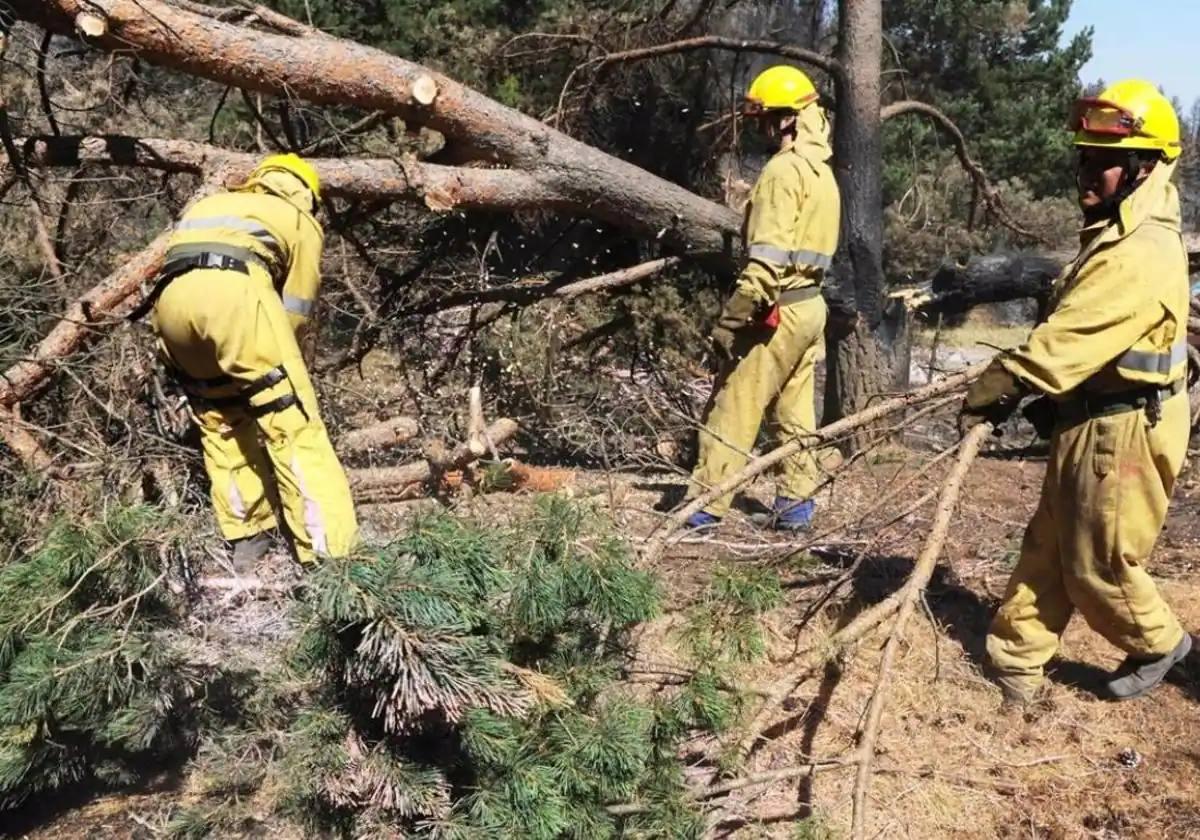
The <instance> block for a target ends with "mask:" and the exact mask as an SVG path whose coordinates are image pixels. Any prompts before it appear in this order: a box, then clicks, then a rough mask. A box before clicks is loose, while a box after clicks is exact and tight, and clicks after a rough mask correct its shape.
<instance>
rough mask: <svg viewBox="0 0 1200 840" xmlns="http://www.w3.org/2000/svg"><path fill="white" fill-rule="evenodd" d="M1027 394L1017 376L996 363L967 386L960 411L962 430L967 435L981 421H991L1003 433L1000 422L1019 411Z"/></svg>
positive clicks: (959, 426) (959, 417) (961, 432)
mask: <svg viewBox="0 0 1200 840" xmlns="http://www.w3.org/2000/svg"><path fill="white" fill-rule="evenodd" d="M1025 393H1026V389H1025V387H1024V386H1023V385H1022V384H1021V383H1020V382H1019V381H1018V380H1017V378H1016V377H1015V376H1013V375H1012V374H1011V373H1009V372H1008V371H1007V370H1005V369H1004V367H1003V366H1001V365H1000V364H998V363H997V362H992V363H991V364H990V365H988V367H987V368H986V369H985V370H984V371H983V373H982V374H980V376H979V378H978V379H976V380H975V381H974V382H972V383H971V387H970V388H968V389H967V396H966V398H965V399H963V404H962V408H961V409H960V410H959V413H958V433H959V434H960V435H965V434H966V433H967V432H969V431H970V430H971V429H973V428H974V427H975V426H978V425H979V424H980V423H983V422H988V423H991V424H992V425H993V426H995V427H996V430H997V431H996V433H997V434H999V429H1000V424H1002V423H1003V422H1004V421H1005V420H1007V419H1008V418H1009V416H1010V415H1011V414H1012V413H1013V412H1014V411H1016V409H1017V406H1018V405H1019V404H1020V402H1021V397H1023V396H1025Z"/></svg>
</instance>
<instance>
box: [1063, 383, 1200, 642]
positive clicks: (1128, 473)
mask: <svg viewBox="0 0 1200 840" xmlns="http://www.w3.org/2000/svg"><path fill="white" fill-rule="evenodd" d="M1189 426H1190V417H1189V412H1188V401H1187V398H1186V397H1185V396H1183V395H1176V396H1174V397H1171V398H1170V399H1168V400H1166V402H1164V403H1163V406H1162V419H1161V420H1160V421H1159V422H1158V423H1157V424H1156V425H1155V426H1154V428H1149V427H1148V425H1147V422H1146V416H1145V413H1144V412H1141V411H1128V412H1124V413H1122V414H1114V415H1111V416H1109V417H1101V418H1097V419H1095V420H1090V421H1088V422H1086V423H1082V424H1080V425H1079V426H1077V427H1075V428H1074V429H1069V430H1064V431H1063V433H1062V434H1063V436H1065V435H1066V434H1067V433H1068V432H1072V433H1074V434H1075V435H1076V437H1077V439H1078V442H1077V450H1078V451H1079V452H1080V453H1082V454H1084V456H1085V458H1086V461H1085V462H1084V463H1076V464H1073V465H1072V466H1073V467H1074V469H1073V470H1072V471H1071V472H1067V470H1066V469H1064V475H1063V477H1062V480H1061V482H1060V487H1061V488H1062V491H1063V496H1064V498H1066V499H1067V500H1068V502H1069V503H1070V504H1071V507H1072V510H1071V511H1070V513H1071V514H1072V516H1071V517H1070V518H1066V517H1064V519H1063V520H1061V521H1060V522H1059V523H1058V528H1059V532H1058V533H1059V544H1060V545H1061V546H1062V550H1063V555H1064V568H1063V578H1064V581H1065V583H1066V586H1067V591H1068V593H1069V594H1070V596H1071V600H1072V601H1073V602H1074V604H1075V606H1076V607H1077V608H1078V610H1079V612H1080V614H1081V615H1082V616H1083V617H1084V618H1085V619H1087V622H1088V624H1089V625H1090V626H1091V627H1092V628H1093V629H1094V630H1095V631H1096V632H1098V633H1100V634H1101V635H1102V636H1104V637H1105V638H1106V639H1108V641H1109V642H1111V643H1112V644H1114V645H1116V646H1117V647H1119V648H1120V649H1121V650H1123V651H1124V652H1125V653H1127V654H1132V655H1134V656H1140V657H1147V658H1152V657H1155V656H1160V655H1163V654H1166V653H1169V652H1170V651H1171V650H1172V649H1174V647H1175V646H1176V645H1177V644H1179V641H1180V640H1181V639H1182V638H1183V628H1182V627H1180V625H1179V622H1178V620H1177V619H1176V618H1175V615H1174V614H1173V613H1172V612H1171V609H1170V607H1168V606H1167V604H1166V602H1165V601H1164V600H1163V599H1162V596H1161V595H1160V594H1159V592H1158V587H1157V586H1156V585H1155V583H1154V581H1153V579H1152V578H1151V577H1150V574H1149V572H1148V571H1147V563H1148V561H1149V559H1150V554H1151V552H1152V551H1153V550H1154V544H1155V543H1156V542H1157V540H1158V535H1159V533H1160V532H1161V530H1162V526H1163V523H1164V522H1166V518H1167V506H1168V503H1169V501H1170V498H1171V490H1172V489H1173V488H1174V485H1175V477H1176V476H1177V475H1178V474H1179V470H1180V468H1181V467H1182V465H1183V459H1184V456H1185V454H1186V450H1187V439H1188V430H1189ZM1068 558H1069V560H1068Z"/></svg>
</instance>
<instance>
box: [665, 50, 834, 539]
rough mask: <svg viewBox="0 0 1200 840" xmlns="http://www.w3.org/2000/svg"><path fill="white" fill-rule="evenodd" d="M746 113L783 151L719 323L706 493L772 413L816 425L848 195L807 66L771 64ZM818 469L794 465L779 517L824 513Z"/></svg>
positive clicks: (717, 513) (722, 505)
mask: <svg viewBox="0 0 1200 840" xmlns="http://www.w3.org/2000/svg"><path fill="white" fill-rule="evenodd" d="M743 113H744V114H745V115H747V116H751V117H753V118H754V119H755V120H756V121H757V123H758V128H759V129H760V131H762V132H763V133H764V134H765V135H766V139H767V140H768V142H771V143H773V144H776V145H777V146H778V148H779V151H778V152H777V153H776V154H775V155H774V156H773V157H772V158H771V160H770V161H769V162H768V163H767V165H766V167H764V169H763V171H762V174H761V175H760V176H759V179H758V181H757V183H756V184H755V185H754V190H753V192H752V193H751V196H750V203H749V206H748V207H747V208H746V221H745V228H744V237H745V245H746V251H747V256H748V261H747V263H746V267H745V268H744V269H743V270H742V273H741V275H740V276H739V278H738V281H737V287H736V288H735V290H734V292H733V294H732V296H731V297H730V298H729V300H728V302H727V303H726V304H725V308H724V310H723V311H722V313H721V317H720V320H719V321H718V323H717V326H716V328H715V329H714V330H713V336H712V338H713V350H714V352H715V354H716V355H717V356H718V357H719V358H720V359H721V360H722V362H723V368H724V369H723V370H722V372H721V374H720V375H719V377H718V380H717V382H718V385H717V391H716V394H715V396H714V399H713V401H712V404H711V407H710V410H709V413H708V416H707V418H706V420H705V424H704V428H702V429H701V431H700V440H699V443H700V447H699V449H700V451H699V460H698V462H697V464H696V469H695V471H694V472H693V473H692V483H691V486H690V488H689V491H688V494H689V496H690V497H695V496H697V495H699V494H700V493H702V492H704V491H705V490H707V489H708V488H709V487H711V486H713V485H715V484H718V483H720V482H721V481H722V480H723V479H725V478H726V477H727V476H729V475H730V474H731V473H735V472H737V471H738V470H740V469H741V468H742V467H743V466H745V464H746V461H747V460H748V458H749V453H750V450H751V449H752V448H753V446H754V442H755V439H756V438H757V436H758V432H759V427H760V426H761V425H762V421H763V418H764V415H765V414H766V412H767V410H768V408H769V407H771V405H772V404H773V405H774V410H773V414H774V418H773V419H774V420H775V423H776V425H777V426H778V430H779V432H780V434H781V436H783V437H784V438H792V437H795V436H798V435H801V434H804V433H806V432H812V431H813V430H814V429H815V428H816V408H815V405H814V398H813V370H814V367H815V364H816V357H817V353H818V351H819V349H820V346H821V341H822V339H823V337H824V330H825V317H826V307H825V302H824V300H823V299H822V298H821V281H822V279H823V278H824V276H825V272H826V271H827V270H828V269H829V266H830V263H831V262H832V260H833V254H834V251H836V250H837V244H838V230H839V226H840V221H841V196H840V194H839V192H838V185H837V181H836V180H835V178H834V175H833V171H832V170H831V169H830V167H829V163H828V161H829V159H830V158H831V157H832V156H833V151H832V149H831V148H830V145H829V123H828V121H827V119H826V116H825V112H824V110H823V109H822V108H821V106H820V105H819V104H818V102H817V90H816V88H815V87H814V86H813V83H812V81H811V80H810V79H809V78H808V76H806V75H805V74H804V73H803V72H801V71H800V70H797V69H796V68H794V67H788V66H783V65H781V66H776V67H771V68H769V69H767V70H765V71H764V72H762V73H761V74H759V76H758V77H757V78H756V79H755V80H754V81H753V83H752V84H751V85H750V88H749V90H748V91H747V93H746V103H745V106H744V108H743ZM817 477H818V468H817V463H816V460H815V457H814V455H813V454H812V453H808V452H804V453H800V454H797V455H793V456H792V457H791V458H789V459H788V460H786V461H785V462H784V463H783V465H782V476H781V478H780V481H779V490H778V494H777V495H776V498H775V503H774V515H773V516H772V518H771V520H772V522H773V523H774V526H775V527H776V528H779V529H783V530H801V529H804V528H807V527H809V525H810V524H811V521H812V514H813V502H812V495H813V492H814V491H815V489H816V484H817ZM729 506H730V499H729V497H724V498H720V499H717V500H715V501H714V502H713V503H712V504H710V505H709V506H708V507H707V508H705V509H704V510H702V511H697V512H696V513H695V514H694V515H693V516H692V517H691V518H690V519H689V520H688V522H687V525H688V527H690V528H693V529H701V528H710V527H713V526H715V525H716V524H717V523H718V522H719V521H720V519H721V517H722V516H724V515H725V514H726V513H727V512H728V511H729Z"/></svg>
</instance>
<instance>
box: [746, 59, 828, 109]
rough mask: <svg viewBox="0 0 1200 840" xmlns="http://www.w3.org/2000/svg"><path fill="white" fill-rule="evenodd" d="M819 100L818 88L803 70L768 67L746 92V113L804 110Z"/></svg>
mask: <svg viewBox="0 0 1200 840" xmlns="http://www.w3.org/2000/svg"><path fill="white" fill-rule="evenodd" d="M816 101H817V88H816V85H814V84H813V83H812V79H810V78H808V76H807V75H806V74H805V73H804V72H803V71H801V70H797V69H796V68H795V67H791V66H789V65H787V64H777V65H775V66H774V67H768V68H767V69H766V70H764V71H762V72H761V73H759V74H758V76H756V77H755V79H754V81H753V82H751V83H750V88H749V90H747V91H746V102H745V104H744V105H743V106H742V113H745V114H758V113H762V112H763V111H774V110H785V111H800V110H802V109H804V108H806V107H808V106H809V105H811V104H812V103H814V102H816Z"/></svg>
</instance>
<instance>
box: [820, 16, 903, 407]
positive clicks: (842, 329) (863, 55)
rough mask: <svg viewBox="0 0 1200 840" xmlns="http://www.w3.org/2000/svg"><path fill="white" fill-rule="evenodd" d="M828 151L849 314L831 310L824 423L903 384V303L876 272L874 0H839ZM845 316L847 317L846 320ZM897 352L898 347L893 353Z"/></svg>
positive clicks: (879, 259) (878, 62)
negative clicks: (838, 195) (838, 203)
mask: <svg viewBox="0 0 1200 840" xmlns="http://www.w3.org/2000/svg"><path fill="white" fill-rule="evenodd" d="M838 28H839V40H838V63H839V65H840V68H841V72H840V73H837V74H835V78H836V80H837V97H838V110H837V118H836V123H835V126H834V154H835V165H836V170H837V175H838V183H839V185H840V186H841V191H842V218H843V228H842V237H843V239H842V246H843V247H842V254H841V258H840V260H839V265H838V269H839V270H838V275H839V276H838V280H837V282H839V283H840V285H842V286H844V287H845V288H843V289H842V296H843V297H845V298H846V299H848V300H849V299H851V298H852V299H853V301H854V307H853V312H852V313H849V312H847V313H839V312H838V311H837V310H834V311H833V312H832V313H831V318H830V328H829V331H828V334H827V341H828V346H829V353H828V356H827V361H826V366H827V375H826V387H825V412H824V415H823V418H824V422H826V423H828V422H830V421H831V420H836V419H837V418H839V417H844V416H846V415H849V414H853V413H854V412H856V411H859V410H860V409H862V408H863V407H865V406H866V404H867V401H868V400H869V399H871V398H872V397H874V396H876V395H878V394H880V393H884V392H886V391H891V390H895V389H897V388H900V387H903V386H905V385H906V384H907V381H908V378H907V373H908V371H907V368H906V367H905V368H904V369H903V370H901V369H899V368H900V365H898V364H897V354H896V353H895V351H894V347H895V346H896V343H897V342H898V341H899V342H901V343H903V342H905V341H906V340H907V333H908V328H907V326H908V319H907V314H906V312H905V311H904V307H903V306H898V307H896V306H887V305H886V297H885V294H884V277H883V158H882V140H881V137H880V126H881V124H882V121H881V118H880V112H879V96H880V81H879V79H880V76H879V72H880V67H881V66H882V58H883V10H882V6H881V2H880V0H842V3H841V6H840V13H839V21H838ZM848 322H849V323H848ZM900 355H901V356H903V355H905V354H900Z"/></svg>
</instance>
